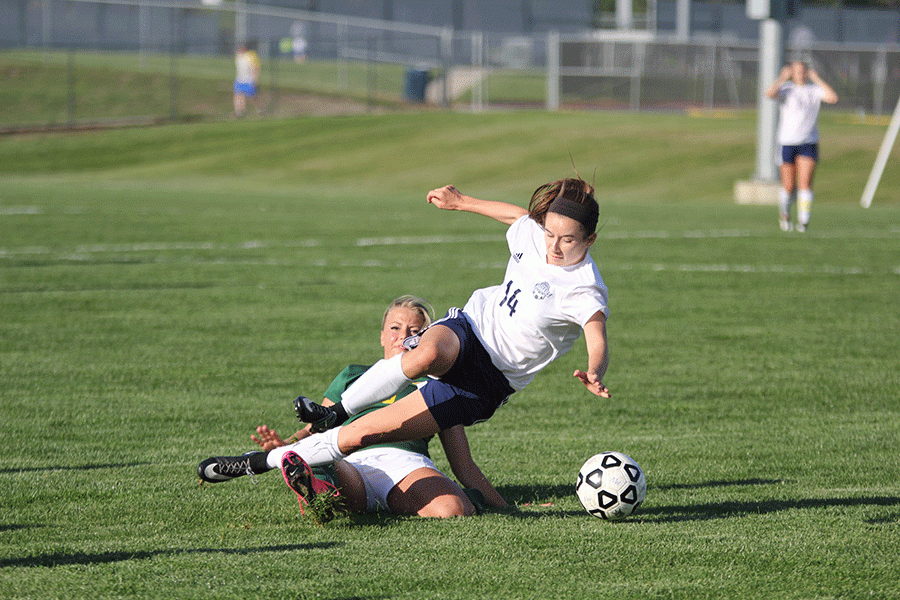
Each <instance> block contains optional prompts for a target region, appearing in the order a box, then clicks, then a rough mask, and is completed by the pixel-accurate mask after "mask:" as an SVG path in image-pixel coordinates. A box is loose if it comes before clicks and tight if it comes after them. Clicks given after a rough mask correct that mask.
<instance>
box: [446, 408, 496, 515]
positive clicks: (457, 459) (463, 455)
mask: <svg viewBox="0 0 900 600" xmlns="http://www.w3.org/2000/svg"><path fill="white" fill-rule="evenodd" d="M438 436H439V437H440V440H441V445H442V446H443V447H444V454H446V455H447V462H449V463H450V468H451V469H452V470H453V474H454V475H455V476H456V478H457V479H458V480H459V482H460V483H461V484H462V485H463V486H464V487H467V488H474V489H476V490H478V491H479V492H481V493H482V495H483V496H484V499H485V501H486V502H487V503H488V504H490V505H491V506H494V507H496V508H504V507H506V506H507V504H506V500H504V499H503V496H501V495H500V493H499V492H498V491H497V490H496V489H494V486H493V485H491V482H490V481H488V478H487V477H485V475H484V473H482V472H481V469H480V468H479V467H478V465H477V464H475V460H474V459H473V458H472V451H471V449H470V448H469V439H468V438H467V437H466V430H465V429H464V428H463V426H462V425H456V426H455V427H451V428H450V429H445V430H444V431H442V432H440V433H439V434H438Z"/></svg>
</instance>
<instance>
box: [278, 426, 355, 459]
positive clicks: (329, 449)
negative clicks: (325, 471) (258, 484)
mask: <svg viewBox="0 0 900 600" xmlns="http://www.w3.org/2000/svg"><path fill="white" fill-rule="evenodd" d="M340 430H341V428H340V427H335V428H334V429H329V430H328V431H325V432H323V433H317V434H315V435H311V436H309V437H306V438H303V439H302V440H300V441H299V442H295V443H293V444H288V445H287V446H281V447H280V448H275V449H274V450H272V451H270V452H269V454H268V455H267V456H266V464H267V465H269V466H270V467H271V468H273V469H280V468H281V458H282V457H283V456H284V455H285V453H287V452H289V451H291V450H293V451H294V452H296V453H297V454H299V455H300V458H302V459H303V460H305V461H306V464H308V465H309V466H310V467H321V466H322V465H327V464H331V463H333V462H334V461H336V460H340V459H342V458H345V457H346V456H347V455H346V454H344V453H343V452H341V449H340V448H339V447H338V432H339V431H340Z"/></svg>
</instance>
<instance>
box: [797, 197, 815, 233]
mask: <svg viewBox="0 0 900 600" xmlns="http://www.w3.org/2000/svg"><path fill="white" fill-rule="evenodd" d="M812 203H813V191H812V190H799V191H798V192H797V221H798V222H799V223H800V224H801V225H809V213H810V211H811V210H812Z"/></svg>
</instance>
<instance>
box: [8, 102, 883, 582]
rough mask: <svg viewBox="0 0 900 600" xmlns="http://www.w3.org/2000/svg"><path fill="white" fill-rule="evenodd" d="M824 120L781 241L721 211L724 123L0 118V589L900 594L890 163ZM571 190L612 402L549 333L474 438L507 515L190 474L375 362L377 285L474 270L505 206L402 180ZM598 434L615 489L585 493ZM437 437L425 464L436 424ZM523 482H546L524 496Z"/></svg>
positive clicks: (741, 151)
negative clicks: (610, 514) (638, 479)
mask: <svg viewBox="0 0 900 600" xmlns="http://www.w3.org/2000/svg"><path fill="white" fill-rule="evenodd" d="M883 131H884V128H883V127H877V126H872V125H863V124H858V123H854V122H852V120H850V119H849V118H844V117H842V116H841V115H829V116H827V118H825V119H823V123H822V133H823V160H822V166H821V169H820V173H819V175H818V176H817V180H816V189H817V195H816V201H815V204H814V206H813V223H812V227H811V229H810V231H809V233H807V234H805V235H801V234H798V233H783V232H781V231H780V230H778V227H777V217H776V212H775V209H774V208H773V207H771V206H762V207H760V206H738V205H736V204H735V203H734V201H733V197H732V194H733V189H732V188H733V185H734V182H735V181H736V180H737V179H743V178H747V177H748V176H749V173H750V171H752V168H753V164H754V144H753V135H754V132H755V123H754V120H753V117H752V115H744V116H742V115H738V116H736V117H733V118H724V119H698V118H688V117H685V116H681V115H674V114H652V115H633V114H624V113H599V114H590V113H574V112H573V113H560V114H545V113H539V112H535V113H531V112H522V113H492V114H485V115H475V116H473V115H456V114H426V113H422V114H406V115H388V116H383V117H376V116H363V117H343V118H333V119H326V118H318V119H317V118H306V119H296V120H286V121H265V122H262V121H257V122H236V123H206V124H183V125H176V126H169V127H161V128H144V129H124V130H118V131H106V132H90V133H78V134H46V135H39V136H7V137H3V138H0V273H2V279H0V311H2V319H0V381H2V385H0V399H2V400H0V422H2V423H3V433H4V435H3V436H2V442H0V444H2V446H0V448H2V453H0V506H2V508H3V517H2V519H0V590H3V591H2V593H0V595H2V597H4V598H91V599H95V598H179V599H181V598H217V599H218V598H242V599H244V598H304V599H305V598H330V599H347V598H365V599H373V600H374V599H384V598H398V599H399V598H409V599H419V598H461V599H462V598H466V599H470V598H540V599H543V598H615V599H621V598H683V599H696V598H721V599H733V598H759V599H767V600H768V599H773V598H791V599H810V598H821V599H830V598H898V597H900V588H898V587H897V580H898V576H900V559H898V553H897V547H898V545H900V484H898V481H900V462H898V460H897V455H898V451H900V440H898V430H900V376H898V372H900V358H898V353H897V347H898V345H897V339H898V332H900V316H898V312H897V300H898V289H900V285H898V284H900V279H898V278H900V260H898V256H900V255H898V252H897V248H898V238H900V228H898V223H900V170H898V169H896V168H891V166H890V165H896V164H897V158H898V153H897V150H895V151H894V154H893V155H892V157H891V161H892V162H891V163H890V165H889V167H888V169H886V172H885V178H884V181H883V182H882V185H881V186H880V187H879V191H878V193H877V194H876V196H875V202H874V204H873V206H872V208H870V209H862V208H860V207H859V197H860V195H861V193H862V188H863V186H864V184H865V180H866V178H867V177H868V173H869V169H870V168H871V165H872V162H873V161H874V157H875V153H876V152H877V149H878V144H879V143H880V141H881V136H882V135H883ZM572 163H574V164H575V166H576V167H577V169H578V171H579V172H580V173H581V175H582V176H583V177H584V178H586V179H588V180H592V181H595V182H596V185H597V189H598V194H597V195H598V198H599V199H600V201H601V223H603V228H602V230H601V232H600V238H599V240H598V242H597V244H596V245H595V247H594V250H593V252H592V254H593V255H594V257H595V259H596V261H597V263H598V265H599V267H600V271H601V273H602V274H603V276H604V279H605V281H606V283H607V284H608V286H609V288H610V301H611V318H610V321H609V335H610V345H611V354H612V357H611V366H610V369H609V372H608V375H607V378H606V380H605V383H606V384H607V385H608V386H609V387H610V389H611V390H612V392H613V398H612V399H611V400H607V401H601V400H598V399H597V398H594V397H591V396H590V395H589V394H588V393H587V392H585V391H584V390H583V389H582V388H581V386H580V385H579V384H578V383H577V382H576V381H575V380H574V379H573V378H572V377H571V373H572V371H573V370H574V369H575V368H583V367H584V364H585V361H586V353H585V351H584V348H583V346H581V345H579V344H576V347H575V349H574V350H573V351H572V352H571V353H570V354H568V355H566V356H564V357H563V358H561V359H560V360H559V361H557V363H555V364H553V365H551V366H550V367H548V368H547V369H546V370H545V371H544V372H543V373H541V374H540V375H538V377H537V378H536V379H535V381H534V382H533V384H532V385H530V386H529V387H528V388H527V389H526V390H524V391H523V392H521V393H519V394H517V395H516V396H514V397H513V399H512V401H511V402H510V403H509V404H508V405H507V406H505V407H504V408H502V409H501V410H500V411H498V413H497V414H496V415H495V416H494V418H492V419H491V420H490V421H488V422H487V423H483V424H480V425H477V426H474V427H472V428H470V429H469V437H470V441H471V445H472V452H473V455H474V456H475V458H476V460H477V461H478V463H479V465H480V466H481V467H482V469H483V470H484V472H485V473H486V474H487V475H488V476H489V477H490V479H491V480H492V481H493V483H494V484H495V486H496V487H497V488H498V489H499V490H500V492H501V494H503V495H504V497H505V498H507V500H508V501H510V502H512V503H514V504H515V505H516V507H515V509H514V510H509V511H502V512H492V513H489V514H486V515H483V516H479V517H473V518H470V519H455V520H449V521H431V520H423V519H417V518H405V517H394V516H390V515H377V516H353V517H348V518H341V519H338V520H336V521H333V522H331V523H328V524H326V525H324V526H319V525H316V524H315V523H313V522H312V521H310V520H309V519H306V518H303V517H301V516H300V514H299V511H298V508H297V505H296V500H295V496H294V494H293V493H292V492H290V490H288V489H287V488H286V487H285V486H284V484H283V482H282V480H281V478H280V476H279V474H278V473H269V474H267V475H263V476H260V477H259V478H258V480H259V483H258V485H253V484H252V483H251V481H249V480H248V479H246V478H244V479H240V480H237V481H233V482H229V483H224V484H219V485H200V484H199V482H198V479H197V477H196V465H197V463H198V462H199V461H200V460H202V459H204V458H206V457H208V456H211V455H214V454H220V453H227V454H232V453H240V452H243V451H245V450H249V449H251V446H252V443H251V442H250V440H249V435H250V433H251V432H252V430H253V428H254V427H255V426H256V425H258V424H260V423H266V424H268V425H270V426H273V427H275V428H276V429H278V430H283V431H290V430H291V428H292V427H295V425H296V422H295V420H294V418H293V411H292V408H291V400H292V399H293V398H294V397H295V396H296V395H298V394H300V393H303V394H306V395H309V396H313V397H315V396H319V395H321V394H322V392H324V390H325V387H326V386H327V384H328V383H329V382H330V380H331V378H332V377H333V376H334V375H335V374H336V373H337V372H338V371H339V370H340V369H341V368H342V367H343V366H344V365H345V364H347V363H348V362H350V361H352V362H359V363H370V362H373V361H374V360H376V359H377V358H378V356H379V354H380V348H379V346H378V343H377V339H376V335H375V331H376V329H377V327H378V325H379V323H380V316H381V311H382V310H383V307H384V306H385V305H386V304H387V302H388V301H389V300H390V299H391V298H393V297H395V296H397V295H400V294H403V293H412V294H418V295H421V296H424V297H426V298H427V299H429V300H430V302H431V303H432V304H433V305H434V306H435V308H436V310H437V311H438V312H439V313H441V314H442V313H443V311H445V310H446V309H447V308H449V307H451V306H461V305H462V304H463V303H465V301H466V299H467V298H468V296H469V294H470V293H471V292H472V291H473V290H474V289H476V288H478V287H483V286H487V285H493V284H496V283H499V279H500V277H502V272H503V268H504V265H505V263H506V259H507V249H506V245H505V242H504V239H503V233H504V229H503V227H502V226H500V225H499V224H497V223H495V222H491V221H488V220H486V219H483V218H479V217H477V216H474V215H468V214H460V213H445V212H441V211H438V210H437V209H435V208H434V207H432V206H429V205H428V204H426V203H425V200H424V198H425V192H426V191H427V190H428V189H430V188H433V187H437V186H440V185H443V184H445V183H454V184H455V185H457V186H459V187H461V188H462V189H463V191H464V192H466V193H469V194H472V195H475V196H480V197H483V198H488V199H496V200H506V201H511V202H515V203H517V204H520V205H525V204H526V203H527V201H528V198H529V197H530V194H531V192H532V191H533V189H534V188H535V187H537V186H538V185H539V184H541V183H544V182H545V181H548V180H551V179H556V178H559V177H564V176H568V175H571V173H572ZM602 450H618V451H622V452H625V453H627V454H629V455H630V456H632V457H634V458H635V459H636V460H637V461H638V462H639V463H640V464H641V466H642V467H643V468H644V470H645V471H646V475H647V479H648V493H647V499H646V502H645V504H644V506H642V507H641V509H640V511H639V512H638V513H637V514H635V515H634V516H632V517H631V518H629V519H627V520H626V521H624V522H621V523H610V522H605V521H602V520H599V519H595V518H593V517H590V516H589V515H587V514H586V513H585V512H584V511H583V510H582V508H581V506H580V505H579V503H578V500H577V499H576V497H575V495H574V489H573V488H574V481H575V476H576V474H577V471H578V468H579V467H580V466H581V464H582V463H583V462H584V461H585V460H586V459H587V458H588V457H589V456H591V455H592V454H594V453H596V452H599V451H602ZM433 455H434V457H435V460H436V462H437V463H438V465H439V466H441V467H442V468H446V467H447V463H446V459H445V458H444V456H443V454H442V452H441V450H440V448H439V445H437V444H435V445H434V448H433ZM545 504H549V506H544V505H545Z"/></svg>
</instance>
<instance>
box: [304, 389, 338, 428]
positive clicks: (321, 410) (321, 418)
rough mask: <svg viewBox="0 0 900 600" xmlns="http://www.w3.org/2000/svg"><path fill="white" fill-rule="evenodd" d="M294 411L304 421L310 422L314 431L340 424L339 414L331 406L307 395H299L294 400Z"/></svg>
mask: <svg viewBox="0 0 900 600" xmlns="http://www.w3.org/2000/svg"><path fill="white" fill-rule="evenodd" d="M294 412H295V413H296V414H297V418H298V419H299V420H300V421H302V422H303V423H310V424H311V425H312V427H311V428H310V430H311V431H312V432H313V433H320V432H322V431H326V430H328V429H331V428H332V427H335V426H337V425H340V423H338V415H337V413H336V412H335V411H334V409H333V408H331V407H330V406H322V405H321V404H316V403H315V402H313V401H312V400H310V399H309V398H307V397H306V396H298V397H297V399H296V400H294Z"/></svg>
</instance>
